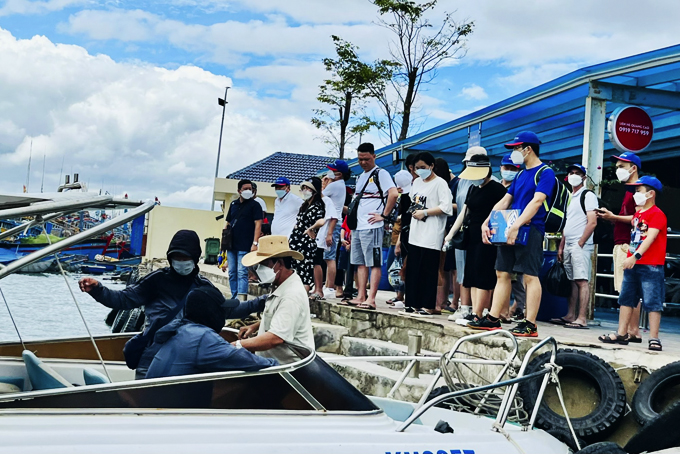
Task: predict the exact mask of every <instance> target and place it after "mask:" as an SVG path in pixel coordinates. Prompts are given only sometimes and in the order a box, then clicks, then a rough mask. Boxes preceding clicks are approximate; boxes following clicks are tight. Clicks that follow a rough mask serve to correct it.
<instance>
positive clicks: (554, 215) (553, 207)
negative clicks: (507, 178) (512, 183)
mask: <svg viewBox="0 0 680 454" xmlns="http://www.w3.org/2000/svg"><path fill="white" fill-rule="evenodd" d="M547 168H548V166H547V165H543V166H542V167H541V168H540V169H538V172H536V175H534V184H535V185H536V187H538V182H539V181H540V180H541V174H542V173H543V171H544V170H545V169H547ZM522 172H524V170H520V172H519V173H518V174H517V177H515V180H517V178H519V175H520V174H521V173H522ZM570 199H571V195H570V192H569V189H567V187H566V186H565V184H564V183H563V182H561V181H560V180H559V179H558V178H557V176H555V190H554V191H553V193H552V196H550V197H547V198H546V199H545V200H544V201H543V207H544V208H545V219H544V221H545V231H546V233H557V232H561V231H562V229H564V224H565V223H566V222H567V206H569V200H570Z"/></svg>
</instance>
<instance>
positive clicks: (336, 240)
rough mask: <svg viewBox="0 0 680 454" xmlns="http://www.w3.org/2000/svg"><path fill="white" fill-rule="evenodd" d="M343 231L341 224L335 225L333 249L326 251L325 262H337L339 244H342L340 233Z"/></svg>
mask: <svg viewBox="0 0 680 454" xmlns="http://www.w3.org/2000/svg"><path fill="white" fill-rule="evenodd" d="M341 230H342V226H341V225H340V223H338V224H336V225H335V229H333V244H331V247H330V248H328V249H326V250H325V251H324V253H323V259H324V260H335V259H336V257H337V252H338V243H339V242H340V231H341Z"/></svg>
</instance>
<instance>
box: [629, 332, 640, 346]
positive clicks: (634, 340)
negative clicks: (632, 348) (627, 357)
mask: <svg viewBox="0 0 680 454" xmlns="http://www.w3.org/2000/svg"><path fill="white" fill-rule="evenodd" d="M626 336H628V342H632V343H634V344H641V343H642V338H641V337H638V336H631V335H630V334H627V335H626Z"/></svg>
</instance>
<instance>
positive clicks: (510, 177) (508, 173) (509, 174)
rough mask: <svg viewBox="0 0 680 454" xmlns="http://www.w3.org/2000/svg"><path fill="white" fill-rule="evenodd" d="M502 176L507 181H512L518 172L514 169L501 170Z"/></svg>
mask: <svg viewBox="0 0 680 454" xmlns="http://www.w3.org/2000/svg"><path fill="white" fill-rule="evenodd" d="M501 176H502V177H503V179H504V180H505V181H512V180H514V179H515V177H516V176H517V172H513V171H512V170H501Z"/></svg>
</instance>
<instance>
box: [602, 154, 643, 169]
mask: <svg viewBox="0 0 680 454" xmlns="http://www.w3.org/2000/svg"><path fill="white" fill-rule="evenodd" d="M609 159H610V160H611V162H613V163H616V161H623V162H630V163H631V164H635V165H636V166H637V168H638V170H642V161H641V160H640V157H639V156H638V155H636V154H635V153H633V152H632V151H626V152H624V153H621V154H620V155H618V156H616V155H614V156H612V157H610V158H609Z"/></svg>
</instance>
